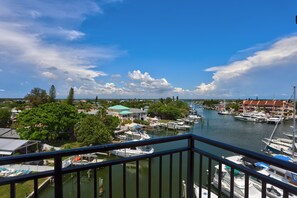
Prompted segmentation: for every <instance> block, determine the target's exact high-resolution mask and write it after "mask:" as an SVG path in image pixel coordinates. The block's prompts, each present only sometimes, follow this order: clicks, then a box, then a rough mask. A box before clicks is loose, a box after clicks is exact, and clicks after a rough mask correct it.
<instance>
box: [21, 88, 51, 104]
mask: <svg viewBox="0 0 297 198" xmlns="http://www.w3.org/2000/svg"><path fill="white" fill-rule="evenodd" d="M25 99H26V100H29V102H30V103H31V104H32V105H33V106H34V107H37V106H38V105H41V104H44V103H47V102H48V95H47V94H46V91H45V90H44V89H40V88H34V89H32V90H31V92H30V93H29V94H27V95H26V96H25Z"/></svg>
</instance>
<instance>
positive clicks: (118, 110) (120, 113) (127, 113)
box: [107, 105, 147, 120]
mask: <svg viewBox="0 0 297 198" xmlns="http://www.w3.org/2000/svg"><path fill="white" fill-rule="evenodd" d="M107 113H108V114H109V115H112V116H117V117H119V118H120V119H128V120H134V119H139V120H145V119H146V118H147V112H146V111H143V110H141V109H137V108H129V107H125V106H123V105H115V106H111V107H109V108H108V110H107Z"/></svg>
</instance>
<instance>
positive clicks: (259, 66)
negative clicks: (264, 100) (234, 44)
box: [196, 35, 297, 96]
mask: <svg viewBox="0 0 297 198" xmlns="http://www.w3.org/2000/svg"><path fill="white" fill-rule="evenodd" d="M296 58H297V36H295V35H293V36H289V37H285V38H282V39H279V40H277V41H276V42H274V43H272V44H271V45H270V46H268V47H266V49H262V50H259V51H256V52H254V53H253V54H252V55H250V56H248V57H246V58H244V59H243V60H239V61H234V62H231V63H229V64H227V65H223V66H215V67H211V68H208V69H206V70H205V71H207V72H213V76H212V81H211V82H210V83H201V84H200V85H198V86H197V90H196V91H197V92H198V93H200V94H208V95H218V94H221V95H223V94H225V95H230V96H231V95H232V94H234V93H235V92H236V91H237V92H238V90H236V89H237V87H239V88H245V89H246V90H245V91H248V90H249V89H253V88H255V86H256V87H257V88H259V87H263V86H264V85H263V83H265V81H267V82H268V81H269V82H270V80H271V79H269V78H273V76H275V73H276V72H279V75H282V73H284V74H285V73H287V74H290V72H296V71H297V67H296V66H293V65H296V64H297V59H296ZM269 76H270V77H269ZM288 78H289V77H288ZM264 79H265V80H264ZM281 79H283V80H281ZM288 80H289V79H286V78H283V77H282V78H279V79H275V82H274V83H276V84H275V85H276V86H274V87H279V86H278V85H280V84H285V83H286V82H285V81H288ZM291 80H292V79H291ZM255 82H257V83H258V84H256V83H255ZM259 82H261V83H259ZM272 87H273V86H272ZM263 88H265V87H263ZM267 88H268V87H266V89H267ZM270 88H271V87H269V89H270ZM242 92H243V91H242Z"/></svg>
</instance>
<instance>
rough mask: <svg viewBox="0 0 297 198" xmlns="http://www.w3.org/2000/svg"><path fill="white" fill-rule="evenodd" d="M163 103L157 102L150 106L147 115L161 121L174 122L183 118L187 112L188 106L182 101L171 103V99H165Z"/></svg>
mask: <svg viewBox="0 0 297 198" xmlns="http://www.w3.org/2000/svg"><path fill="white" fill-rule="evenodd" d="M163 102H164V103H162V102H161V101H158V102H155V103H153V104H151V105H150V107H149V109H148V114H150V116H158V117H161V119H170V120H176V119H178V118H182V117H185V116H186V115H187V113H188V112H189V109H188V105H187V104H186V103H184V102H182V101H172V99H171V98H167V99H166V100H165V101H163Z"/></svg>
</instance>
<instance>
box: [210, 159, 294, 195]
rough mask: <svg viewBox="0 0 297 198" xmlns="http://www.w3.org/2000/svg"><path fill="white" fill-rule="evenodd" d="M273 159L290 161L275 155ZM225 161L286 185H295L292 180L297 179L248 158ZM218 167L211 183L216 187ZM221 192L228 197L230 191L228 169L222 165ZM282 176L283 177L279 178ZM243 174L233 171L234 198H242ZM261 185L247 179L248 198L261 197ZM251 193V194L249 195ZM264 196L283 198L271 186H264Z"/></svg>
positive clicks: (276, 189) (292, 174)
mask: <svg viewBox="0 0 297 198" xmlns="http://www.w3.org/2000/svg"><path fill="white" fill-rule="evenodd" d="M274 157H275V158H278V159H280V160H285V161H290V160H291V158H289V157H287V156H281V155H275V156H274ZM226 159H227V160H230V161H232V162H234V163H236V164H240V165H243V166H245V167H248V168H250V169H253V170H254V171H257V172H258V173H261V174H263V175H265V176H269V177H272V178H274V179H276V180H279V181H282V182H284V183H287V184H291V185H296V184H297V180H296V179H295V178H294V177H295V176H296V177H297V175H296V173H292V172H290V171H287V170H284V169H281V168H279V167H276V166H272V165H268V164H265V163H263V162H258V161H257V160H254V159H251V158H248V157H242V156H240V155H235V156H231V157H227V158H226ZM218 170H219V169H218V165H217V166H216V174H215V178H214V181H213V184H214V185H215V186H216V187H217V178H218ZM222 172H223V174H222V192H223V193H224V194H225V195H227V196H229V195H230V193H229V189H230V185H229V182H230V173H229V172H230V167H228V166H225V165H224V164H223V166H222ZM281 175H283V176H281ZM244 178H245V177H244V174H243V173H242V172H240V171H238V170H236V169H235V170H234V196H235V197H244V187H245V183H244ZM261 192H262V184H261V181H257V180H256V178H252V177H251V178H250V179H249V197H261V196H262V193H261ZM251 193H252V194H251ZM266 194H267V196H268V197H274V198H280V197H283V191H282V190H281V189H280V188H277V187H275V186H272V185H270V184H267V185H266ZM289 197H291V198H293V197H294V198H296V197H297V196H296V195H292V194H290V195H289Z"/></svg>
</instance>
